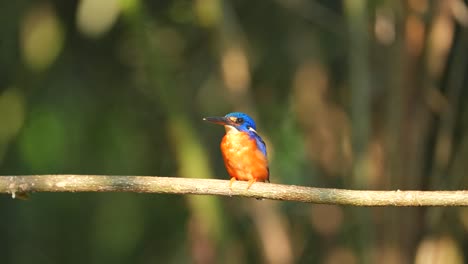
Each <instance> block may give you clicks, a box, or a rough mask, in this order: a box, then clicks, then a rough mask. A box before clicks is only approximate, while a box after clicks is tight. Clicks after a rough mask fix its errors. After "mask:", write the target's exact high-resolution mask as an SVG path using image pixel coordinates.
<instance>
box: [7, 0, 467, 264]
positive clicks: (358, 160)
mask: <svg viewBox="0 0 468 264" xmlns="http://www.w3.org/2000/svg"><path fill="white" fill-rule="evenodd" d="M0 21H1V24H0V173H1V174H2V175H28V174H49V173H76V174H109V175H157V176H180V177H196V178H219V179H227V178H228V176H227V173H226V172H225V169H224V165H223V162H222V158H221V155H220V151H219V142H220V140H221V137H222V135H223V133H224V131H223V129H222V128H221V127H218V126H213V125H210V124H206V123H204V122H203V121H202V117H204V116H213V115H224V114H226V113H228V112H231V111H243V112H247V113H249V114H250V115H252V116H253V117H254V118H255V119H256V121H257V125H258V129H257V131H258V132H259V133H260V134H261V135H262V136H263V137H264V139H265V141H266V142H267V145H268V152H269V158H270V167H271V168H270V170H271V181H272V182H274V183H282V184H298V185H306V186H318V187H330V188H348V189H372V190H393V189H417V190H455V189H467V188H468V180H467V177H466V175H465V174H466V171H468V162H467V158H468V133H467V131H468V108H467V106H468V105H467V97H468V89H467V88H466V87H467V85H468V79H467V76H468V29H467V27H468V7H467V1H462V0H438V1H436V0H434V1H429V0H405V1H399V0H378V1H377V0H375V1H371V0H369V1H365V0H343V1H336V0H291V1H287V0H268V1H247V0H239V1H227V0H195V1H192V0H172V1H140V0H100V1H94V0H81V1H58V0H56V1H52V0H41V1H26V0H19V1H1V3H0ZM0 212H1V217H0V256H1V263H18V264H22V263H326V264H333V263H351V264H353V263H421V264H422V263H453V264H458V263H468V260H467V259H468V236H467V233H468V209H467V208H355V207H340V206H325V205H311V204H301V203H293V202H276V201H258V200H253V199H243V198H226V197H212V196H210V197H205V196H181V195H152V194H131V193H120V194H119V193H100V194H94V193H89V194H82V193H79V194H78V193H77V194H71V193H66V194H62V193H35V194H33V195H32V196H31V197H30V198H29V199H28V200H26V201H20V200H13V199H11V197H9V196H7V195H4V196H2V197H0Z"/></svg>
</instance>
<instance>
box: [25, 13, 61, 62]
mask: <svg viewBox="0 0 468 264" xmlns="http://www.w3.org/2000/svg"><path fill="white" fill-rule="evenodd" d="M64 35H65V32H64V29H63V26H62V23H61V22H60V21H59V19H58V17H57V16H56V14H55V12H54V10H53V9H52V7H51V6H49V5H42V6H39V7H36V8H33V9H31V10H30V11H29V12H28V13H27V14H26V15H25V17H24V18H23V20H22V23H21V52H22V55H23V60H24V62H25V63H26V65H27V66H28V67H29V68H31V69H32V70H34V71H42V70H45V69H46V68H48V67H49V66H50V65H51V64H52V63H53V62H54V61H55V59H56V58H57V56H58V55H59V54H60V52H61V50H62V48H63V43H64V38H65V36H64Z"/></svg>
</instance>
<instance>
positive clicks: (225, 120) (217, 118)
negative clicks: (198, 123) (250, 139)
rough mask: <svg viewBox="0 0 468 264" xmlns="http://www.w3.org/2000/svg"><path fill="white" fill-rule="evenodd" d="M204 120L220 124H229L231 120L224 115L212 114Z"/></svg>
mask: <svg viewBox="0 0 468 264" xmlns="http://www.w3.org/2000/svg"><path fill="white" fill-rule="evenodd" d="M203 120H205V121H208V122H211V123H214V124H218V125H229V124H230V123H231V120H229V119H228V118H226V117H224V116H212V117H204V118H203Z"/></svg>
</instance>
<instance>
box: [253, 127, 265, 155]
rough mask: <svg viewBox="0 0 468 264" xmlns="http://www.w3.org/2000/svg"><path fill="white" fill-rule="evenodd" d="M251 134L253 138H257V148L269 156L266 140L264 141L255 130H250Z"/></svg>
mask: <svg viewBox="0 0 468 264" xmlns="http://www.w3.org/2000/svg"><path fill="white" fill-rule="evenodd" d="M249 135H250V137H251V138H253V139H255V143H257V148H258V149H259V150H260V151H261V152H262V153H263V155H265V157H266V156H267V151H266V145H265V142H263V139H262V138H261V137H260V136H259V135H258V134H257V133H255V132H253V131H249Z"/></svg>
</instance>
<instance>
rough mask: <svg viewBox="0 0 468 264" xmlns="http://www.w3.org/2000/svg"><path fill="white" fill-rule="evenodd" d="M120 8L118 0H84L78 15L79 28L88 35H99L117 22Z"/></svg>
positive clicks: (80, 4)
mask: <svg viewBox="0 0 468 264" xmlns="http://www.w3.org/2000/svg"><path fill="white" fill-rule="evenodd" d="M120 10H121V9H120V3H119V1H118V0H100V1H93V0H82V1H80V3H79V5H78V11H77V15H76V24H77V27H78V30H79V31H80V32H81V33H83V34H84V35H86V36H88V37H94V38H95V37H99V36H101V35H102V34H104V33H106V32H108V31H109V30H110V28H111V27H112V26H113V25H114V24H115V22H116V20H117V18H118V16H119V14H120Z"/></svg>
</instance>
